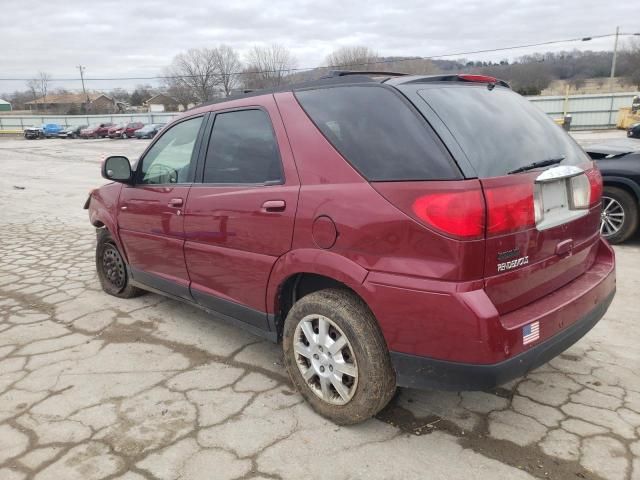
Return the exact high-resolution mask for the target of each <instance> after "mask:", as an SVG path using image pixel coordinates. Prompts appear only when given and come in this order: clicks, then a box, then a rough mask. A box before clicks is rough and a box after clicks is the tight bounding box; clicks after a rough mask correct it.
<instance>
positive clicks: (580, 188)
mask: <svg viewBox="0 0 640 480" xmlns="http://www.w3.org/2000/svg"><path fill="white" fill-rule="evenodd" d="M569 187H570V192H569V194H570V195H571V208H572V209H575V210H584V209H586V208H589V204H590V202H589V198H590V197H591V188H592V187H591V181H590V180H589V178H588V177H587V176H586V175H582V174H581V175H578V176H577V177H572V178H571V179H570V181H569Z"/></svg>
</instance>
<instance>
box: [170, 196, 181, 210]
mask: <svg viewBox="0 0 640 480" xmlns="http://www.w3.org/2000/svg"><path fill="white" fill-rule="evenodd" d="M167 205H169V206H170V207H174V208H177V207H181V206H182V199H181V198H172V199H171V200H169V203H168V204H167Z"/></svg>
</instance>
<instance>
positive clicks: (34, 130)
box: [24, 123, 63, 139]
mask: <svg viewBox="0 0 640 480" xmlns="http://www.w3.org/2000/svg"><path fill="white" fill-rule="evenodd" d="M62 130H63V127H62V125H58V124H57V123H45V124H43V125H41V126H40V127H28V128H25V130H24V138H27V139H35V138H55V137H57V136H58V135H59V134H60V132H62Z"/></svg>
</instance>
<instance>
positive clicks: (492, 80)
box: [458, 74, 498, 83]
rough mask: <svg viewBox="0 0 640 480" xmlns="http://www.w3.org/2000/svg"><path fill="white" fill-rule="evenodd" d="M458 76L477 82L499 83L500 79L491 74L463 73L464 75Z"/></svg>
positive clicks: (461, 78)
mask: <svg viewBox="0 0 640 480" xmlns="http://www.w3.org/2000/svg"><path fill="white" fill-rule="evenodd" d="M458 78H459V79H460V80H464V81H466V82H476V83H497V81H498V79H497V78H496V77H490V76H489V75H470V74H462V75H458Z"/></svg>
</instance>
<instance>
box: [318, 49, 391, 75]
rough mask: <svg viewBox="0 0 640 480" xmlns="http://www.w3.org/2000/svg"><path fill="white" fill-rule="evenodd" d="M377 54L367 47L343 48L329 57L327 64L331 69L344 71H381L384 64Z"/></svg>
mask: <svg viewBox="0 0 640 480" xmlns="http://www.w3.org/2000/svg"><path fill="white" fill-rule="evenodd" d="M379 60H380V58H379V57H378V54H377V52H375V51H374V50H372V49H370V48H369V47H365V46H355V47H342V48H339V49H338V50H335V51H334V52H332V53H330V54H329V55H327V58H326V60H325V63H326V64H327V65H328V66H329V67H335V68H338V69H344V70H380V69H382V68H383V67H384V65H385V64H384V63H377V62H379Z"/></svg>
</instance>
